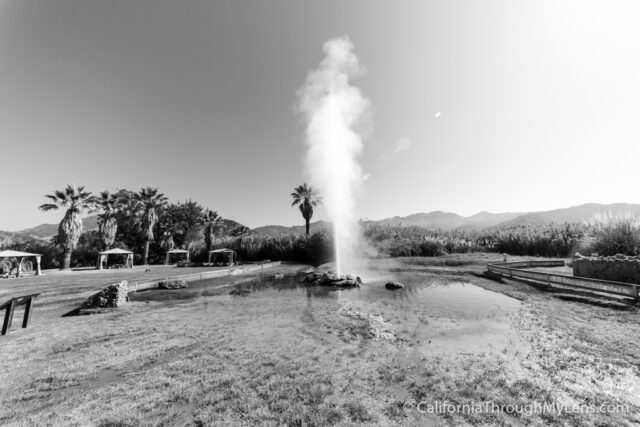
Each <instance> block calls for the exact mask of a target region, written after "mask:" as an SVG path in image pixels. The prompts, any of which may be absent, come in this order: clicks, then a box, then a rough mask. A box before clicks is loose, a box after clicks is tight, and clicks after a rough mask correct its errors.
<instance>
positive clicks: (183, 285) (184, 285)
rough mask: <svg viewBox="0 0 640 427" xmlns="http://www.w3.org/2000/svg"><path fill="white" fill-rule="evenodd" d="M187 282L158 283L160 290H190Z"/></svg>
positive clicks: (164, 281) (175, 280)
mask: <svg viewBox="0 0 640 427" xmlns="http://www.w3.org/2000/svg"><path fill="white" fill-rule="evenodd" d="M188 287H189V285H187V282H185V281H184V280H179V279H172V280H163V281H161V282H159V283H158V288H160V289H183V288H188Z"/></svg>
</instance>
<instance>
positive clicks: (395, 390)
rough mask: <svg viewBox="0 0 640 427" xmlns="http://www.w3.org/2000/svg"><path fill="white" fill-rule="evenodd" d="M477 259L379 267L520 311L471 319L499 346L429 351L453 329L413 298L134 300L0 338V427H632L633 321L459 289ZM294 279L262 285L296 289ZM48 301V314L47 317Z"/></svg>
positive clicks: (510, 288)
mask: <svg viewBox="0 0 640 427" xmlns="http://www.w3.org/2000/svg"><path fill="white" fill-rule="evenodd" d="M487 257H488V258H483V257H482V256H480V255H474V256H473V257H467V258H464V257H463V256H461V257H449V258H444V259H440V260H439V261H437V262H436V261H434V260H436V259H429V260H428V261H427V260H425V259H423V258H415V259H412V258H401V259H398V260H387V261H384V262H380V263H376V265H377V267H378V268H379V271H381V272H383V273H384V274H385V275H389V276H392V277H394V276H395V277H399V278H401V279H402V280H406V281H408V283H412V282H416V283H418V282H420V281H424V280H427V281H429V280H434V278H435V279H437V280H438V281H439V283H441V284H442V285H443V286H446V285H447V284H448V283H451V284H455V283H459V282H460V281H464V282H470V283H473V284H475V285H477V286H480V287H482V288H484V289H488V290H492V291H494V292H498V293H502V294H506V295H510V296H512V297H514V298H516V299H517V300H519V301H521V303H518V304H520V306H519V308H518V309H517V310H516V311H512V312H511V311H510V312H502V313H500V312H494V311H491V312H487V313H486V314H485V315H484V317H483V318H482V319H478V320H479V321H491V322H494V321H495V322H497V323H496V324H504V325H505V328H506V329H505V330H508V331H509V333H510V334H512V335H515V338H514V341H513V344H512V345H510V346H502V347H500V348H489V347H487V349H486V351H485V350H482V351H470V352H467V351H460V350H455V351H454V350H450V351H446V352H443V351H441V350H439V349H438V348H436V347H434V346H431V347H430V344H429V343H427V342H426V341H425V338H424V334H428V335H429V336H433V337H434V338H430V339H431V340H433V341H434V343H435V341H436V340H437V339H441V340H445V341H446V336H445V335H447V334H449V332H448V331H450V330H451V328H453V327H455V326H456V322H452V321H450V319H447V318H446V316H442V315H439V314H437V313H433V312H431V313H430V312H425V311H424V310H423V309H421V307H419V306H417V305H416V304H412V300H411V298H412V294H411V293H405V294H401V293H396V294H392V295H395V296H397V298H392V299H388V298H387V299H385V302H384V303H383V302H380V303H379V304H378V303H376V301H375V300H374V301H364V302H361V303H358V305H356V306H353V304H352V303H348V302H346V301H347V300H348V299H345V297H347V296H348V295H349V294H346V293H342V294H341V293H334V294H330V296H329V297H327V298H324V299H317V298H315V299H314V298H311V297H307V298H304V297H302V298H299V297H298V296H297V295H298V294H292V293H286V292H284V288H283V289H282V290H281V291H279V290H278V285H275V286H274V288H273V289H272V290H270V291H269V293H267V294H264V295H265V296H261V295H263V294H260V293H259V292H257V291H256V289H254V288H253V287H252V285H251V283H249V282H246V277H235V278H233V277H223V278H217V279H214V280H212V281H208V282H207V284H206V286H205V285H202V286H199V285H198V284H194V285H193V286H191V287H190V288H189V290H188V291H189V292H187V293H184V294H181V295H183V296H182V297H180V298H173V297H167V298H164V297H162V295H165V296H166V295H170V294H169V292H170V291H167V293H165V294H157V293H156V294H154V293H151V292H149V293H141V294H140V295H139V296H138V297H136V298H135V299H134V300H133V301H132V302H131V303H129V304H128V306H126V307H125V308H123V309H120V310H118V311H116V312H113V313H108V314H103V315H95V316H83V317H75V318H61V317H57V316H56V317H54V316H52V317H50V318H48V319H47V321H46V322H44V321H39V322H34V324H33V325H32V327H30V328H29V329H27V330H15V331H12V332H11V333H10V334H9V335H8V336H6V337H2V338H0V339H1V340H2V341H1V343H2V345H1V346H0V377H1V378H3V382H2V384H1V385H0V424H3V425H4V424H7V425H47V424H49V425H50V424H53V425H104V426H106V425H256V424H260V425H372V424H373V425H487V424H496V425H504V424H511V425H575V426H581V425H625V424H626V425H632V424H634V423H638V422H640V416H639V414H638V412H637V411H638V409H639V407H638V406H637V405H639V404H640V387H638V385H640V383H639V382H638V378H639V377H640V370H639V369H640V365H639V364H638V360H640V358H639V357H640V343H638V342H637V340H635V339H633V338H632V337H637V336H640V322H639V316H638V312H637V310H636V309H632V310H629V311H613V310H611V309H606V308H601V307H594V306H587V305H583V304H580V303H577V302H566V301H561V300H557V299H555V298H553V297H552V296H551V295H550V294H546V293H544V292H541V291H539V290H537V289H535V288H531V287H529V286H527V285H523V284H519V283H515V282H509V283H504V284H500V283H496V282H492V281H487V280H484V279H482V278H478V277H475V276H473V275H471V274H470V273H472V272H474V271H476V270H480V269H482V268H483V266H484V264H485V262H486V260H487V259H493V257H496V255H487ZM302 267H303V266H300V265H298V266H294V265H290V266H283V267H279V268H278V269H275V270H273V271H271V272H269V273H265V274H268V275H269V276H271V275H272V273H273V274H275V273H284V274H293V273H294V272H295V271H297V270H299V269H301V268H302ZM236 280H237V281H244V283H243V284H241V285H238V286H240V287H241V288H243V289H246V290H247V293H246V294H242V293H241V294H239V295H230V293H229V291H230V288H229V287H219V286H223V285H228V284H230V283H232V282H233V281H236ZM24 283H25V288H26V282H24ZM374 285H375V286H379V285H380V283H377V282H376V283H375V284H372V285H371V286H374ZM283 286H284V285H283ZM55 289H56V288H55V287H52V289H51V290H50V292H52V295H51V296H50V298H51V301H52V306H55V305H56V304H58V303H56V302H54V301H55V300H56V298H57V297H56V296H55V292H56V291H55ZM59 289H61V290H62V289H65V288H64V287H60V288H59ZM67 291H70V289H67V290H66V291H64V292H67ZM345 292H352V291H345ZM355 292H357V291H355ZM401 292H402V291H401ZM62 295H63V291H61V293H60V296H62ZM174 295H175V294H174ZM341 295H342V296H341ZM63 299H66V297H65V298H63ZM61 301H62V300H61ZM350 304H351V305H350ZM347 308H348V309H357V310H359V311H362V312H369V313H378V314H381V315H382V316H384V318H385V319H387V320H388V321H389V322H390V324H391V327H392V330H393V332H394V333H395V334H397V336H398V339H397V340H395V341H387V340H374V339H372V337H371V336H370V334H368V333H367V330H366V327H365V325H363V324H362V323H361V322H359V321H358V320H354V319H352V318H348V317H346V316H342V315H340V314H339V313H340V312H342V311H343V310H345V309H347ZM54 311H55V310H53V311H52V313H53V312H54ZM496 316H498V317H496ZM471 323H473V322H471ZM415 331H421V334H422V335H421V334H417V335H416V334H415ZM441 334H442V335H441ZM634 387H636V388H634ZM413 401H415V402H420V401H426V402H436V401H440V402H442V401H447V402H451V403H472V402H482V401H493V402H494V403H496V404H499V405H509V404H526V403H528V402H531V401H539V402H547V403H551V402H561V403H570V402H586V403H588V404H595V405H600V404H624V405H628V408H629V411H630V412H629V413H622V412H620V413H613V414H597V415H594V414H563V415H558V414H532V415H530V416H526V415H522V414H506V413H481V414H469V413H467V414H440V415H430V414H422V413H419V412H418V411H417V410H415V409H414V410H408V411H407V410H405V403H406V402H413Z"/></svg>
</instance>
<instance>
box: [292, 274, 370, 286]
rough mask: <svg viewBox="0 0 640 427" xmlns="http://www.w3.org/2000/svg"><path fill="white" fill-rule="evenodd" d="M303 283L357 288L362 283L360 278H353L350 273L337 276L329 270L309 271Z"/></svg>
mask: <svg viewBox="0 0 640 427" xmlns="http://www.w3.org/2000/svg"><path fill="white" fill-rule="evenodd" d="M304 283H309V284H311V285H322V286H335V287H339V288H358V287H360V285H361V284H362V280H361V279H360V278H359V277H355V278H354V276H352V275H346V276H338V275H336V274H334V273H332V272H330V271H328V272H325V273H321V272H318V271H311V272H309V273H307V275H306V276H305V278H304Z"/></svg>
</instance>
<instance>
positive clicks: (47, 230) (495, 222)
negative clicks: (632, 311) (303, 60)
mask: <svg viewBox="0 0 640 427" xmlns="http://www.w3.org/2000/svg"><path fill="white" fill-rule="evenodd" d="M599 214H610V215H613V216H617V215H631V216H636V217H638V216H640V204H629V203H612V204H598V203H587V204H584V205H579V206H573V207H570V208H564V209H555V210H551V211H541V212H504V213H490V212H480V213H477V214H475V215H471V216H468V217H465V216H462V215H458V214H456V213H453V212H442V211H434V212H428V213H416V214H412V215H408V216H404V217H399V216H395V217H393V218H385V219H381V220H373V221H371V220H367V221H364V222H365V224H372V225H373V224H376V225H393V226H415V227H421V228H426V229H431V230H443V231H448V230H473V229H476V230H482V229H489V228H497V227H513V226H519V225H524V224H531V225H544V224H550V223H564V222H569V223H580V222H583V221H589V220H591V219H592V218H594V217H595V216H596V215H599ZM82 222H83V227H84V230H85V231H89V230H97V229H98V221H97V216H96V215H93V216H89V217H86V218H83V220H82ZM227 223H228V224H227ZM301 223H302V219H301ZM238 225H240V224H238V223H237V222H235V221H232V220H225V229H232V228H233V227H236V226H238ZM310 228H311V232H312V233H313V232H316V231H319V230H328V229H329V228H330V224H329V223H328V222H326V221H316V222H313V223H311V225H310ZM252 231H253V232H254V233H257V234H262V235H271V236H273V235H278V234H288V233H297V234H302V233H304V232H305V227H304V225H299V226H291V227H287V226H283V225H267V226H263V227H257V228H254V229H253V230H252ZM57 232H58V224H41V225H38V226H36V227H33V228H27V229H24V230H20V231H14V232H10V231H0V243H2V237H3V236H5V238H6V237H9V236H18V237H32V238H38V239H47V240H48V239H50V238H51V237H53V236H54V235H56V234H57Z"/></svg>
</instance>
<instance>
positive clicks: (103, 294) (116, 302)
mask: <svg viewBox="0 0 640 427" xmlns="http://www.w3.org/2000/svg"><path fill="white" fill-rule="evenodd" d="M128 293H129V289H128V286H127V281H126V280H123V281H122V282H120V283H116V284H113V285H111V286H108V287H106V288H104V289H103V290H101V291H100V292H98V293H96V294H93V295H91V296H90V297H89V298H87V299H86V300H85V301H84V302H83V303H82V306H81V308H83V309H90V308H107V307H119V306H121V305H123V304H124V303H126V302H127V301H128V300H129V297H128Z"/></svg>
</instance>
